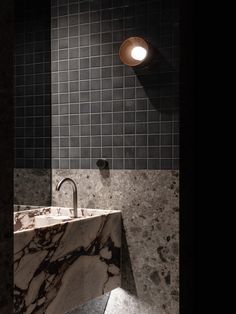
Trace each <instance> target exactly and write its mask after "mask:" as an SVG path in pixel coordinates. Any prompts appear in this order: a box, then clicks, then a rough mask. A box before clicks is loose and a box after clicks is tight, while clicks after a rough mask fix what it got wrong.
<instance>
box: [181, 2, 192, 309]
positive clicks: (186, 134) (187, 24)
mask: <svg viewBox="0 0 236 314" xmlns="http://www.w3.org/2000/svg"><path fill="white" fill-rule="evenodd" d="M180 3H181V6H180V47H181V61H180V313H181V314H191V313H195V311H196V300H195V292H196V286H195V284H196V282H195V281H196V279H195V268H196V265H195V264H196V262H195V257H196V253H195V231H196V230H195V206H196V205H195V164H196V160H195V150H194V145H195V101H196V90H195V45H196V42H195V40H196V39H195V23H194V21H195V3H194V0H181V1H180Z"/></svg>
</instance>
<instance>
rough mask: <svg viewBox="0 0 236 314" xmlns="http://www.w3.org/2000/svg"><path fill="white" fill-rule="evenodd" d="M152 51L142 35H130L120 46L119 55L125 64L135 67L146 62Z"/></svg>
mask: <svg viewBox="0 0 236 314" xmlns="http://www.w3.org/2000/svg"><path fill="white" fill-rule="evenodd" d="M150 53H151V51H150V47H149V45H148V43H147V42H146V40H144V39H143V38H141V37H130V38H128V39H126V40H125V41H124V42H123V43H122V45H121V46H120V51H119V56H120V59H121V61H122V62H123V63H124V64H126V65H129V66H131V67H135V66H139V65H142V64H143V63H146V61H147V59H149V57H150Z"/></svg>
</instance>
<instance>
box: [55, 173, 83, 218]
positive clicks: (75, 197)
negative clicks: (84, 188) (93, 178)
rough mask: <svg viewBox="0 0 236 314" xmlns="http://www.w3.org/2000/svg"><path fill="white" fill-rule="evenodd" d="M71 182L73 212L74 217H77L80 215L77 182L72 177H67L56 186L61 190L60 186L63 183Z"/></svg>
mask: <svg viewBox="0 0 236 314" xmlns="http://www.w3.org/2000/svg"><path fill="white" fill-rule="evenodd" d="M66 181H68V182H70V183H71V184H72V188H73V214H74V218H77V217H78V210H77V187H76V184H75V182H74V181H73V180H72V179H70V178H65V179H62V180H61V181H60V182H58V183H57V186H56V191H60V188H61V186H62V184H63V183H64V182H66Z"/></svg>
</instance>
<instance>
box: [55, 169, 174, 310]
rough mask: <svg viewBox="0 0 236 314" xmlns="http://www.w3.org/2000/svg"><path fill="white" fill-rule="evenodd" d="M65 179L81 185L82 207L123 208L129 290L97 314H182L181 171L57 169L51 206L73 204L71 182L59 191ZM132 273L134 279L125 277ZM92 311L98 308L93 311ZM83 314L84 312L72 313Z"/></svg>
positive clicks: (115, 294) (118, 292)
mask: <svg viewBox="0 0 236 314" xmlns="http://www.w3.org/2000/svg"><path fill="white" fill-rule="evenodd" d="M65 177H70V178H72V179H73V180H75V182H76V184H77V187H78V206H79V207H85V208H104V209H117V210H122V215H123V224H124V232H125V240H126V241H127V252H126V253H125V254H128V256H125V257H124V256H123V259H125V260H127V259H130V267H126V268H125V269H123V275H122V276H123V279H124V281H123V288H125V290H122V289H118V290H114V291H112V292H111V295H110V298H109V300H108V303H107V307H106V311H105V312H102V311H101V312H95V313H99V314H100V313H105V314H123V313H131V314H154V313H155V314H156V313H158V314H177V313H178V312H179V263H178V258H179V257H178V256H179V173H178V171H168V170H166V171H165V170H161V171H158V170H157V171H153V170H152V171H147V170H140V171H123V170H118V171H115V170H112V171H110V172H109V171H107V172H103V173H100V172H99V171H97V170H53V171H52V205H59V206H71V201H72V190H71V186H70V185H69V184H68V185H66V184H65V185H64V186H63V188H62V189H61V191H60V192H56V191H55V185H56V183H57V182H58V181H59V180H60V179H62V178H65ZM131 269H132V276H130V274H129V273H127V274H125V272H130V270H131ZM125 278H129V280H125ZM132 278H133V279H132ZM128 291H129V292H128ZM86 306H87V307H89V304H87V305H86ZM93 308H94V304H93V305H91V311H92V309H93ZM81 313H83V311H82V309H81V308H80V309H78V310H74V311H73V314H81ZM91 313H93V312H91Z"/></svg>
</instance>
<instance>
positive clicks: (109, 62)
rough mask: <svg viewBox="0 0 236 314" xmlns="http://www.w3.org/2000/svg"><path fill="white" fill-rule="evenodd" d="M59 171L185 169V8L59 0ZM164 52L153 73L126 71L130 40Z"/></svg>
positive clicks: (149, 1) (165, 3)
mask: <svg viewBox="0 0 236 314" xmlns="http://www.w3.org/2000/svg"><path fill="white" fill-rule="evenodd" d="M51 9H52V10H51V15H52V20H51V26H52V29H51V38H52V45H51V48H52V51H51V53H52V55H51V57H52V167H53V168H72V169H73V168H82V169H90V168H92V169H93V168H96V161H97V159H98V158H101V157H102V158H107V159H108V160H109V164H110V168H113V169H177V168H178V157H179V155H178V148H179V142H178V139H179V136H178V133H179V117H178V90H179V84H178V70H179V59H178V44H179V39H178V29H179V25H178V1H176V0H135V1H134V0H133V1H130V0H124V1H123V0H90V1H88V0H86V1H79V0H52V8H51ZM135 35H137V36H144V37H145V38H146V39H148V40H149V41H150V42H152V44H153V45H154V46H155V47H157V49H158V62H157V63H156V64H155V66H152V67H150V68H149V69H145V70H139V71H137V70H134V69H132V68H130V67H128V66H125V65H123V64H121V62H120V60H119V57H118V51H119V47H120V44H121V43H122V41H123V40H124V39H125V38H127V37H129V36H135Z"/></svg>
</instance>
